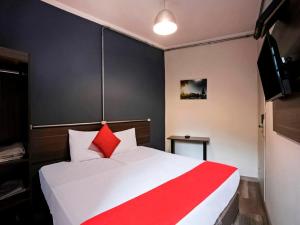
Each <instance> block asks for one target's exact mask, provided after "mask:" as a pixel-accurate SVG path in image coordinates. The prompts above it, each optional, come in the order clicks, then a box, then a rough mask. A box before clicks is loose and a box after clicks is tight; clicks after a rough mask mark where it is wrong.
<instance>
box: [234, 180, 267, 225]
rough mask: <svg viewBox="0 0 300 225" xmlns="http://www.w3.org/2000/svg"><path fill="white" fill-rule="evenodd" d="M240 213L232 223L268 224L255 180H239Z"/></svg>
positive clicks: (245, 224)
mask: <svg viewBox="0 0 300 225" xmlns="http://www.w3.org/2000/svg"><path fill="white" fill-rule="evenodd" d="M239 194H240V199H239V200H240V202H239V203H240V213H239V215H238V217H237V220H236V222H235V223H234V225H269V223H268V220H267V215H266V212H265V209H264V205H263V200H262V196H261V194H260V189H259V185H258V183H257V182H253V181H246V180H241V183H240V186H239Z"/></svg>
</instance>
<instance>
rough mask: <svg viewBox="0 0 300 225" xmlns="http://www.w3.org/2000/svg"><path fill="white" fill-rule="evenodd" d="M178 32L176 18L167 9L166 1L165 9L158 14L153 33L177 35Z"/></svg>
mask: <svg viewBox="0 0 300 225" xmlns="http://www.w3.org/2000/svg"><path fill="white" fill-rule="evenodd" d="M176 30H177V24H176V19H175V16H174V15H173V13H172V12H171V11H170V10H168V9H167V8H166V2H165V0H164V9H163V10H161V11H160V12H159V13H158V14H157V16H156V18H155V22H154V26H153V31H154V33H156V34H158V35H170V34H173V33H175V32H176Z"/></svg>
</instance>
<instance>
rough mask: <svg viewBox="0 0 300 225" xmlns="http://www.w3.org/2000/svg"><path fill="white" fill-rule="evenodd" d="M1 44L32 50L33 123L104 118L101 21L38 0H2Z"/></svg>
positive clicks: (87, 120) (0, 2) (0, 19)
mask: <svg viewBox="0 0 300 225" xmlns="http://www.w3.org/2000/svg"><path fill="white" fill-rule="evenodd" d="M0 46H4V47H9V48H13V49H18V50H21V51H25V52H28V53H30V55H31V63H30V79H31V82H30V85H31V117H32V123H33V124H57V123H74V122H92V121H99V120H100V118H101V26H99V25H97V24H95V23H92V22H89V21H87V20H84V19H82V18H80V17H77V16H74V15H72V14H69V13H67V12H64V11H62V10H59V9H57V8H54V7H52V6H50V5H48V4H46V3H43V2H41V1H39V0H22V1H19V0H5V1H3V0H1V1H0Z"/></svg>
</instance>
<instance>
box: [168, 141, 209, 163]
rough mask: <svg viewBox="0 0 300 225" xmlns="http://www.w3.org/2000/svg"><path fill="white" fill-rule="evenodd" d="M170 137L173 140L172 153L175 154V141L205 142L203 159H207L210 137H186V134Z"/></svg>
mask: <svg viewBox="0 0 300 225" xmlns="http://www.w3.org/2000/svg"><path fill="white" fill-rule="evenodd" d="M168 139H169V140H171V153H173V154H174V153H175V141H180V142H189V143H199V144H203V160H206V159H207V144H208V143H209V142H210V138H209V137H189V138H185V137H184V136H170V137H168Z"/></svg>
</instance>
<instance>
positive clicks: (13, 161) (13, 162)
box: [0, 158, 29, 167]
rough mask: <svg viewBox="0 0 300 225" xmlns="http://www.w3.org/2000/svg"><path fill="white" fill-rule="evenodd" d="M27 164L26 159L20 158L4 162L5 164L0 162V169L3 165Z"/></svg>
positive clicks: (27, 160)
mask: <svg viewBox="0 0 300 225" xmlns="http://www.w3.org/2000/svg"><path fill="white" fill-rule="evenodd" d="M26 162H29V159H28V158H21V159H14V160H10V161H5V162H0V167H1V166H5V165H12V164H13V165H16V164H21V163H26Z"/></svg>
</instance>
